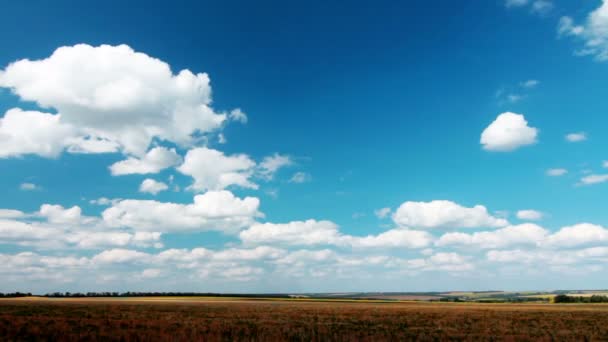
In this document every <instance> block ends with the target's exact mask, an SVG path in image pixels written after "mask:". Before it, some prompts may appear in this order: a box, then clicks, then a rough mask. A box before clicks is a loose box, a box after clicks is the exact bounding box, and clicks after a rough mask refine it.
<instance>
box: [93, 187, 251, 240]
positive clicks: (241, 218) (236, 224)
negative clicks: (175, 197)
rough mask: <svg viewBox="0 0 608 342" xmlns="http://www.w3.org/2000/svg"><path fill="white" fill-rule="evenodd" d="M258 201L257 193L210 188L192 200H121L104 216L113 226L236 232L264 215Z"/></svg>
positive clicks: (106, 211) (159, 230)
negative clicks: (246, 194) (241, 195)
mask: <svg viewBox="0 0 608 342" xmlns="http://www.w3.org/2000/svg"><path fill="white" fill-rule="evenodd" d="M259 205H260V201H259V200H258V199H257V198H255V197H246V198H244V199H240V198H238V197H235V196H234V195H233V194H232V193H231V192H229V191H209V192H206V193H205V194H202V195H196V196H194V203H192V204H178V203H170V202H158V201H146V200H133V199H128V200H121V201H119V202H117V203H114V204H113V205H112V207H110V208H108V209H106V210H105V211H104V212H103V214H102V216H103V219H104V221H105V222H106V224H108V225H110V226H112V227H128V228H132V229H135V230H139V231H158V232H197V231H208V230H217V231H221V232H226V233H234V232H236V231H238V230H239V229H241V228H244V227H247V226H249V225H251V224H252V223H253V221H254V219H255V218H256V217H259V216H261V213H260V212H259V211H258V208H259Z"/></svg>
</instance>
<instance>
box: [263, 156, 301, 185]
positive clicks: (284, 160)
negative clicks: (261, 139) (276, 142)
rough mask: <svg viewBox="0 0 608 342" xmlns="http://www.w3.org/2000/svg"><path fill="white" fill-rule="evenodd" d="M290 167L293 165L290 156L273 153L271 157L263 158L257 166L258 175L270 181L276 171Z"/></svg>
mask: <svg viewBox="0 0 608 342" xmlns="http://www.w3.org/2000/svg"><path fill="white" fill-rule="evenodd" d="M291 165H293V160H292V159H291V157H290V156H286V155H281V154H278V153H275V154H273V155H272V156H268V157H265V158H264V160H262V162H261V163H260V165H258V175H259V176H260V177H261V178H262V179H264V180H266V181H270V180H272V179H273V178H274V175H275V174H276V173H277V171H279V170H280V169H282V168H284V167H287V166H291Z"/></svg>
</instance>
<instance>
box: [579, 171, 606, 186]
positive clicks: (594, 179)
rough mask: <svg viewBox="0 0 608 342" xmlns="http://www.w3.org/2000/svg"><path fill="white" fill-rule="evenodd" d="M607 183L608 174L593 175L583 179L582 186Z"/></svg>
mask: <svg viewBox="0 0 608 342" xmlns="http://www.w3.org/2000/svg"><path fill="white" fill-rule="evenodd" d="M605 182H608V175H607V174H601V175H596V174H593V175H588V176H585V177H583V178H581V184H582V185H594V184H600V183H605Z"/></svg>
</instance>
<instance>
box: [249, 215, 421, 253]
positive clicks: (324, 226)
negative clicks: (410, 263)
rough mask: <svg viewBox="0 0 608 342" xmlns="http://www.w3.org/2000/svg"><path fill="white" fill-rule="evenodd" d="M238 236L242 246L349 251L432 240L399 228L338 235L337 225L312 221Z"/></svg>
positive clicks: (415, 244) (408, 245)
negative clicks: (319, 248)
mask: <svg viewBox="0 0 608 342" xmlns="http://www.w3.org/2000/svg"><path fill="white" fill-rule="evenodd" d="M239 237H240V238H241V240H242V241H243V243H244V244H245V245H256V244H257V245H259V244H281V245H289V246H314V245H333V246H338V247H353V248H399V247H401V248H424V247H427V246H428V245H429V244H430V243H431V241H432V236H431V235H430V234H428V233H427V232H423V231H414V230H409V229H401V228H399V229H392V230H388V231H386V232H383V233H381V234H378V235H368V236H364V237H359V236H352V235H347V234H342V233H341V232H340V231H339V227H338V225H336V224H335V223H333V222H331V221H316V220H307V221H293V222H289V223H259V224H254V225H252V226H251V227H250V228H248V229H246V230H244V231H242V232H241V233H240V234H239Z"/></svg>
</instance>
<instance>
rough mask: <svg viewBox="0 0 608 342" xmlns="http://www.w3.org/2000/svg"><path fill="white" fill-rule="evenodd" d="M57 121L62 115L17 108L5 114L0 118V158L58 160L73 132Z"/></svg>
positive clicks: (70, 128)
mask: <svg viewBox="0 0 608 342" xmlns="http://www.w3.org/2000/svg"><path fill="white" fill-rule="evenodd" d="M1 75H2V74H1V73H0V80H1V77H2V76H1ZM0 85H1V83H0ZM60 118H61V115H53V114H47V113H41V112H37V111H24V110H21V109H19V108H13V109H10V110H8V111H7V112H6V113H5V114H4V117H3V118H0V158H8V157H17V156H21V155H26V154H36V155H39V156H42V157H46V158H56V157H57V156H59V154H60V153H61V151H62V150H63V149H64V148H65V147H66V146H67V145H68V139H67V138H68V137H71V136H72V135H73V128H72V127H71V126H69V125H66V124H63V123H61V121H60Z"/></svg>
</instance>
